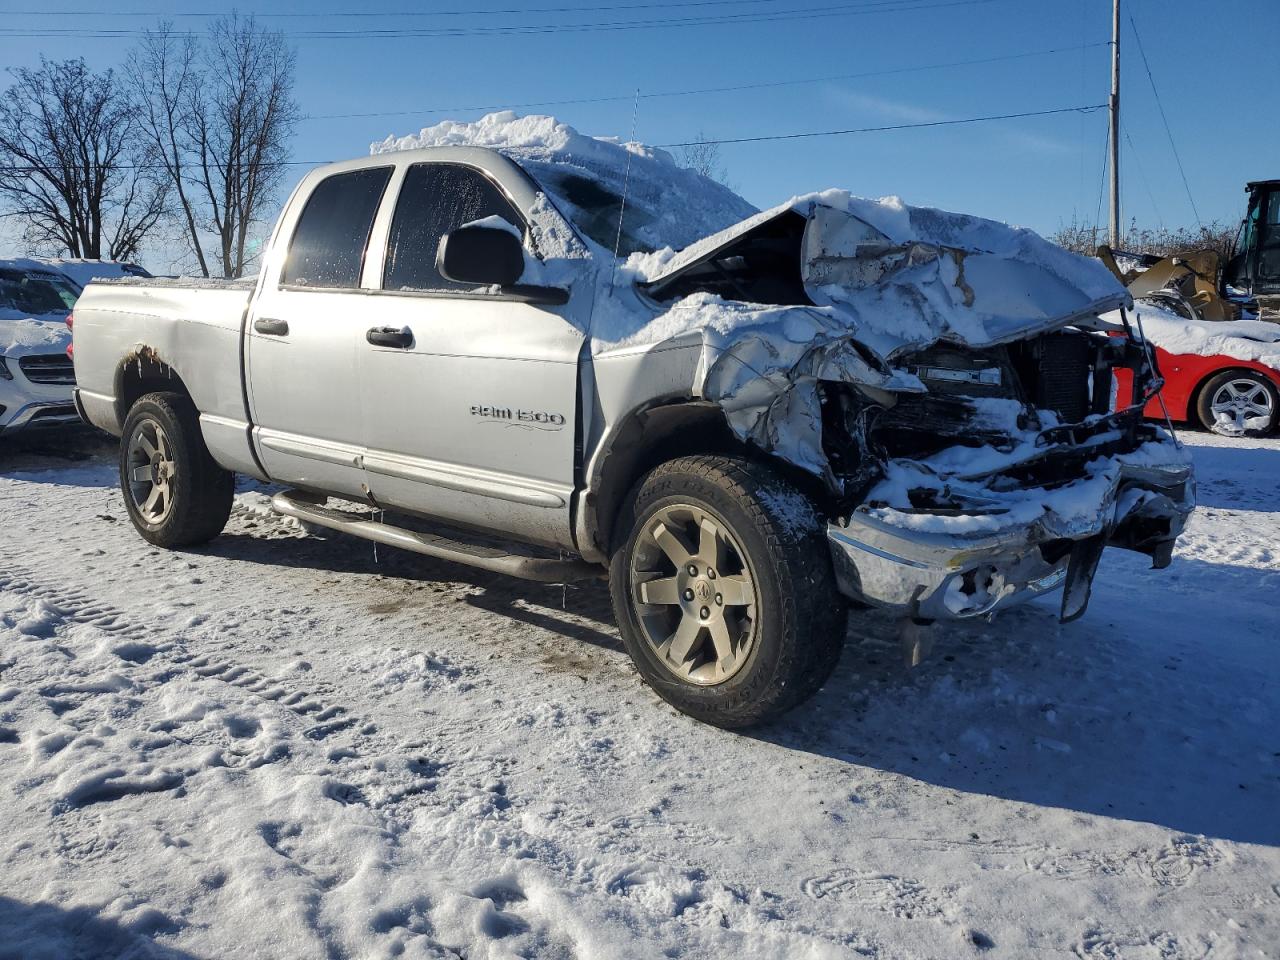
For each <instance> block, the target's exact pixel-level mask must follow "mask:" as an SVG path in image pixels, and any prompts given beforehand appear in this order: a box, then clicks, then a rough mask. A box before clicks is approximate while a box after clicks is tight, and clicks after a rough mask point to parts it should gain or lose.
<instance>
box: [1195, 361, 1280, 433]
mask: <svg viewBox="0 0 1280 960" xmlns="http://www.w3.org/2000/svg"><path fill="white" fill-rule="evenodd" d="M1277 408H1278V404H1277V400H1276V388H1275V387H1274V386H1273V385H1272V384H1271V382H1270V381H1269V380H1267V379H1266V377H1264V376H1263V375H1262V374H1260V373H1254V372H1253V371H1252V370H1224V371H1223V372H1222V373H1219V374H1217V375H1216V376H1214V377H1213V378H1212V379H1210V380H1209V382H1208V383H1206V384H1205V385H1204V388H1203V389H1202V390H1201V391H1200V395H1199V397H1198V398H1197V400H1196V412H1197V414H1198V415H1199V417H1200V422H1201V423H1203V424H1204V425H1205V427H1207V428H1208V429H1210V430H1213V431H1215V432H1217V433H1224V434H1226V435H1228V436H1236V437H1239V436H1245V437H1261V436H1263V435H1265V434H1267V433H1269V432H1270V431H1271V429H1272V428H1273V427H1275V425H1276V410H1277Z"/></svg>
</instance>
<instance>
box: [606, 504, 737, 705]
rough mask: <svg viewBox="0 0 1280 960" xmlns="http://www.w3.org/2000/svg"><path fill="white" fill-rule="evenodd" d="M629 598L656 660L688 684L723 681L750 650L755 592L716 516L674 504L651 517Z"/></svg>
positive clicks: (634, 561) (638, 547)
mask: <svg viewBox="0 0 1280 960" xmlns="http://www.w3.org/2000/svg"><path fill="white" fill-rule="evenodd" d="M630 573H631V600H632V604H633V605H634V609H635V612H636V618H637V620H639V623H640V629H641V632H642V633H643V634H644V638H645V640H646V641H647V642H648V644H649V646H650V647H651V648H652V650H653V653H654V655H655V656H656V657H657V659H658V661H659V662H661V663H662V665H663V666H664V667H665V668H666V669H667V670H668V671H669V672H671V673H672V674H673V675H674V676H676V677H677V678H679V679H680V680H682V681H684V682H686V683H692V684H697V685H698V686H712V685H714V684H717V683H724V682H725V681H726V680H729V679H730V678H731V677H733V676H735V675H736V674H737V673H739V672H740V671H741V670H742V668H743V667H744V666H745V665H746V663H747V660H748V658H749V657H750V654H751V650H752V648H753V646H754V645H755V639H756V632H757V619H756V609H757V607H758V605H759V593H758V590H757V588H756V579H755V576H754V575H753V574H752V571H751V566H750V563H749V562H748V560H747V555H746V551H744V550H743V548H742V545H741V543H740V542H739V541H738V538H737V537H736V536H735V535H734V533H733V531H732V530H731V529H730V528H729V526H728V524H726V523H725V522H724V521H723V520H721V519H720V518H718V517H716V516H713V515H712V514H711V513H709V512H708V511H706V510H704V509H702V508H701V507H695V506H692V505H690V504H673V505H671V506H667V507H663V508H662V509H660V510H658V511H657V512H656V513H655V514H654V515H653V516H651V517H650V518H649V519H648V520H647V521H646V522H645V525H644V527H643V529H642V530H641V531H640V533H639V535H638V536H637V537H636V543H635V549H634V550H633V552H632V555H631V569H630Z"/></svg>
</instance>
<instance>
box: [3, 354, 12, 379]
mask: <svg viewBox="0 0 1280 960" xmlns="http://www.w3.org/2000/svg"><path fill="white" fill-rule="evenodd" d="M12 379H13V374H12V373H10V372H9V364H8V363H6V362H5V359H4V357H0V380H12Z"/></svg>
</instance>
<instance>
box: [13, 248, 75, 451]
mask: <svg viewBox="0 0 1280 960" xmlns="http://www.w3.org/2000/svg"><path fill="white" fill-rule="evenodd" d="M79 296H80V288H79V287H77V286H76V285H75V284H74V283H73V282H71V280H69V279H68V278H67V277H65V276H64V275H63V274H61V273H58V272H57V271H54V270H51V269H49V268H48V267H45V266H42V265H41V264H38V263H36V262H35V261H32V260H0V436H3V437H8V436H10V435H12V434H14V433H16V432H18V431H20V430H25V429H28V428H34V427H42V426H55V425H58V424H66V423H75V422H77V421H78V420H79V417H78V416H77V415H76V410H75V405H74V403H73V401H72V396H71V391H72V389H73V388H74V387H75V372H74V370H73V369H72V365H71V358H70V357H69V356H68V355H67V347H68V346H69V345H70V343H71V332H70V330H69V329H68V328H67V318H68V317H69V316H70V315H71V308H72V307H73V306H74V305H75V302H76V299H77V298H78V297H79Z"/></svg>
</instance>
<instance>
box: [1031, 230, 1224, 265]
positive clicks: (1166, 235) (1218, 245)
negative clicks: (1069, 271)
mask: <svg viewBox="0 0 1280 960" xmlns="http://www.w3.org/2000/svg"><path fill="white" fill-rule="evenodd" d="M1237 226H1238V225H1237V224H1229V223H1228V224H1224V223H1220V222H1219V221H1216V220H1215V221H1213V222H1212V223H1204V224H1199V225H1198V226H1195V227H1177V228H1170V227H1164V226H1161V227H1159V228H1154V229H1153V228H1151V227H1144V228H1139V226H1138V224H1137V221H1132V222H1131V223H1130V224H1129V229H1128V230H1126V231H1125V233H1124V236H1123V237H1122V238H1121V240H1120V249H1121V250H1125V251H1128V252H1130V253H1148V254H1153V255H1154V256H1157V257H1172V256H1175V255H1177V254H1179V253H1190V252H1192V251H1195V250H1213V251H1214V252H1216V253H1217V254H1218V256H1219V257H1221V258H1222V261H1223V262H1224V263H1225V262H1226V261H1227V260H1229V259H1230V258H1231V253H1232V250H1233V248H1234V247H1235V240H1236V229H1237ZM1106 237H1107V234H1106V230H1105V228H1103V227H1099V226H1095V225H1092V224H1088V223H1081V222H1079V221H1078V220H1072V221H1071V223H1070V224H1066V225H1064V226H1062V227H1059V228H1058V230H1057V232H1055V233H1053V234H1051V235H1050V236H1049V239H1050V240H1052V241H1053V242H1054V243H1056V244H1057V245H1058V246H1060V247H1065V248H1066V249H1068V250H1070V251H1072V252H1073V253H1082V254H1085V255H1086V256H1090V257H1091V256H1093V254H1094V252H1095V251H1096V250H1097V249H1098V244H1100V243H1104V242H1105V241H1106Z"/></svg>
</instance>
